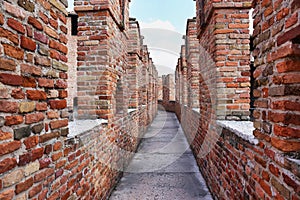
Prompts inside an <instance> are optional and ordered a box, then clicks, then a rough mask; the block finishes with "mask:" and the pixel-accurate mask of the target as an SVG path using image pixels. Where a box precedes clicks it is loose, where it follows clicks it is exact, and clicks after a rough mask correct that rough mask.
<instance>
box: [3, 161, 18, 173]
mask: <svg viewBox="0 0 300 200" xmlns="http://www.w3.org/2000/svg"><path fill="white" fill-rule="evenodd" d="M16 166H17V160H16V159H15V158H5V159H4V160H1V161H0V173H1V174H2V173H4V172H7V171H9V170H11V169H13V168H15V167H16Z"/></svg>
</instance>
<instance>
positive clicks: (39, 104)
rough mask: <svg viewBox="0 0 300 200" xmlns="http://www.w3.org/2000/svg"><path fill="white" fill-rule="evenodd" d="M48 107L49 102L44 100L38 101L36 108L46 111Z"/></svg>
mask: <svg viewBox="0 0 300 200" xmlns="http://www.w3.org/2000/svg"><path fill="white" fill-rule="evenodd" d="M47 107H48V104H47V103H46V102H42V103H37V104H36V108H35V109H36V110H37V111H46V110H47Z"/></svg>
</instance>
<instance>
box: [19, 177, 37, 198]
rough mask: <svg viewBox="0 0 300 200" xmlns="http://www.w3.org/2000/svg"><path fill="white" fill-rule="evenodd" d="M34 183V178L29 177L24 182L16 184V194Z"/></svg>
mask: <svg viewBox="0 0 300 200" xmlns="http://www.w3.org/2000/svg"><path fill="white" fill-rule="evenodd" d="M32 185H33V178H32V177H30V178H29V179H27V180H25V181H24V182H22V183H19V184H17V185H16V191H15V192H16V194H19V193H21V192H23V191H25V190H28V189H29V188H30V187H31V186H32Z"/></svg>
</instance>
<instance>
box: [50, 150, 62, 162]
mask: <svg viewBox="0 0 300 200" xmlns="http://www.w3.org/2000/svg"><path fill="white" fill-rule="evenodd" d="M62 156H63V154H62V152H58V153H54V154H52V156H51V159H52V161H54V162H55V161H57V160H59V159H60V158H61V157H62Z"/></svg>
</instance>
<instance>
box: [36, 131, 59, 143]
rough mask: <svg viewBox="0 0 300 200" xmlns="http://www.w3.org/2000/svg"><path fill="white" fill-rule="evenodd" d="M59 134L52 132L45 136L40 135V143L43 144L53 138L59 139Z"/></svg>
mask: <svg viewBox="0 0 300 200" xmlns="http://www.w3.org/2000/svg"><path fill="white" fill-rule="evenodd" d="M59 135H60V134H59V132H52V133H46V134H43V135H40V139H39V141H40V143H45V142H47V141H49V140H51V139H53V138H57V137H59Z"/></svg>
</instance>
